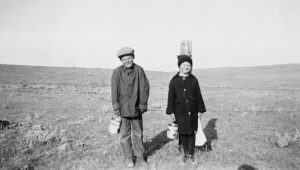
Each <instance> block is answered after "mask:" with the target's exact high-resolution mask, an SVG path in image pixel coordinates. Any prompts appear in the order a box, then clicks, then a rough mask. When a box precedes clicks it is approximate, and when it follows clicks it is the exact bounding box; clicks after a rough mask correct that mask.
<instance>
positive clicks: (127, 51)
mask: <svg viewBox="0 0 300 170" xmlns="http://www.w3.org/2000/svg"><path fill="white" fill-rule="evenodd" d="M127 55H130V56H132V57H133V58H134V49H133V48H131V47H122V48H121V49H120V50H119V51H118V53H117V56H118V57H119V58H120V60H121V59H122V58H123V57H124V56H127Z"/></svg>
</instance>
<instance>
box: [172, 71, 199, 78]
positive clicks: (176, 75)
mask: <svg viewBox="0 0 300 170" xmlns="http://www.w3.org/2000/svg"><path fill="white" fill-rule="evenodd" d="M177 77H180V76H179V72H177V73H176V74H175V75H174V76H173V78H172V79H171V80H173V79H175V78H177ZM187 77H191V78H195V76H194V75H193V74H192V73H190V75H189V76H187Z"/></svg>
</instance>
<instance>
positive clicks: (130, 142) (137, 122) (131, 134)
mask: <svg viewBox="0 0 300 170" xmlns="http://www.w3.org/2000/svg"><path fill="white" fill-rule="evenodd" d="M120 135H121V137H120V142H121V146H122V150H123V154H124V156H125V157H127V158H131V157H133V156H136V157H143V156H144V152H145V149H144V144H143V119H142V116H139V117H134V118H127V117H122V123H121V128H120Z"/></svg>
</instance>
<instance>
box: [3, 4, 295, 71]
mask: <svg viewBox="0 0 300 170" xmlns="http://www.w3.org/2000/svg"><path fill="white" fill-rule="evenodd" d="M299 30H300V1H299V0H190V1H189V0H181V1H179V0H177V1H175V0H147V1H146V0H0V64H21V65H44V66H69V67H73V66H75V67H92V68H115V67H117V66H118V65H120V64H121V63H120V61H119V60H118V58H117V56H116V53H117V50H118V49H120V48H121V47H122V46H131V47H133V48H134V49H135V51H136V58H135V62H136V63H137V64H139V65H141V66H143V67H144V69H146V70H159V71H174V70H177V69H178V68H177V55H178V54H179V52H180V41H181V40H184V39H190V40H191V41H192V43H193V51H192V53H193V60H194V68H208V67H227V66H254V65H271V64H281V63H300V31H299Z"/></svg>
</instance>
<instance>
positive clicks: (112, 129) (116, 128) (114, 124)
mask: <svg viewBox="0 0 300 170" xmlns="http://www.w3.org/2000/svg"><path fill="white" fill-rule="evenodd" d="M120 127H121V117H120V116H118V117H112V118H111V120H110V123H109V127H108V131H109V133H111V134H117V133H119V132H120Z"/></svg>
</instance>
